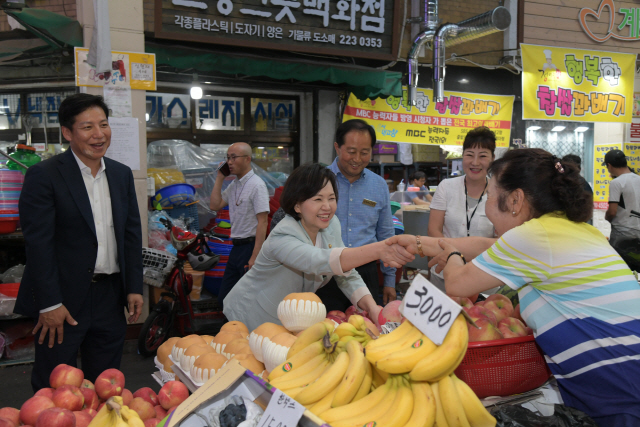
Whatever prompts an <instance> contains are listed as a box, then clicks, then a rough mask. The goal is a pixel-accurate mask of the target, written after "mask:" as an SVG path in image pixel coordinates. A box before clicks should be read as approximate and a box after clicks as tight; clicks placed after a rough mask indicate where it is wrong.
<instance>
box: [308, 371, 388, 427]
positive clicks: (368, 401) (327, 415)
mask: <svg viewBox="0 0 640 427" xmlns="http://www.w3.org/2000/svg"><path fill="white" fill-rule="evenodd" d="M391 383H392V381H389V382H388V383H386V384H383V385H382V386H381V387H378V388H377V389H375V390H374V391H372V392H371V393H370V394H368V395H366V396H365V397H363V398H362V399H360V400H358V401H357V402H351V403H349V404H348V405H345V406H340V407H338V408H332V409H329V410H328V411H326V412H323V413H322V414H320V415H319V417H320V418H322V420H323V421H325V422H327V423H330V424H333V422H334V421H338V420H344V419H347V418H350V417H354V416H356V415H360V414H364V413H365V412H368V411H370V410H371V409H373V408H375V407H377V406H378V404H380V402H381V401H382V400H383V399H384V398H385V397H387V394H388V392H389V388H390V387H391Z"/></svg>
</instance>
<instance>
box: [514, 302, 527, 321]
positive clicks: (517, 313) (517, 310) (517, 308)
mask: <svg viewBox="0 0 640 427" xmlns="http://www.w3.org/2000/svg"><path fill="white" fill-rule="evenodd" d="M511 317H515V318H516V319H518V320H519V321H521V322H522V323H524V324H525V326H526V325H527V322H525V321H524V319H523V318H522V314H521V313H520V303H518V304H517V305H516V306H515V308H514V309H513V314H512V315H511Z"/></svg>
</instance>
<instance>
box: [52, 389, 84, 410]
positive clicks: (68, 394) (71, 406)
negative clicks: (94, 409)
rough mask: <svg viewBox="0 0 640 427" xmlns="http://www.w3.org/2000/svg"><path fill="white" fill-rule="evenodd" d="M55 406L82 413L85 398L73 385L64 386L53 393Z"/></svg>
mask: <svg viewBox="0 0 640 427" xmlns="http://www.w3.org/2000/svg"><path fill="white" fill-rule="evenodd" d="M51 400H53V404H54V405H56V406H57V407H58V408H64V409H67V410H69V411H72V412H73V411H80V410H81V409H82V405H84V396H83V395H82V392H81V391H80V389H79V388H78V387H76V386H73V385H68V384H67V385H63V386H60V387H58V388H57V389H56V391H54V392H53V398H52V399H51Z"/></svg>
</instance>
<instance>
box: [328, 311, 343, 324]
mask: <svg viewBox="0 0 640 427" xmlns="http://www.w3.org/2000/svg"><path fill="white" fill-rule="evenodd" d="M327 316H335V317H337V318H339V319H342V321H343V322H346V321H347V315H346V314H344V313H343V312H342V311H340V310H331V311H330V312H328V313H327Z"/></svg>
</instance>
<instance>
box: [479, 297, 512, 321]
mask: <svg viewBox="0 0 640 427" xmlns="http://www.w3.org/2000/svg"><path fill="white" fill-rule="evenodd" d="M484 308H486V309H487V310H490V311H492V312H493V314H495V315H496V320H497V321H498V322H500V321H501V320H502V319H504V318H505V317H511V315H512V314H513V304H511V300H509V299H508V298H507V300H506V301H505V300H502V299H493V300H491V301H487V302H485V304H484Z"/></svg>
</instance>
